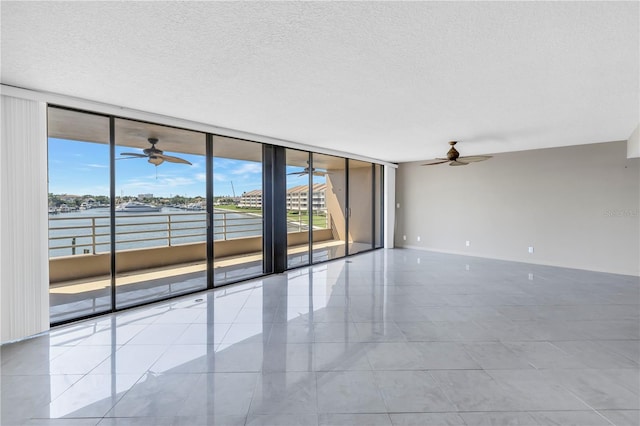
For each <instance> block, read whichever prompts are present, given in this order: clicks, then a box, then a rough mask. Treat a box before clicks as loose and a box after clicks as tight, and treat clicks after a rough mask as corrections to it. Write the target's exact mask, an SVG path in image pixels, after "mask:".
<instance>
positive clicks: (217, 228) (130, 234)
mask: <svg viewBox="0 0 640 426" xmlns="http://www.w3.org/2000/svg"><path fill="white" fill-rule="evenodd" d="M321 222H322V223H321ZM326 222H327V218H326V216H318V217H316V216H314V223H313V226H314V228H316V229H323V228H326V227H327V225H326ZM262 226H263V225H262V216H260V215H257V214H252V213H243V212H227V211H224V212H222V211H218V210H216V211H215V213H214V223H213V235H214V237H213V238H214V241H215V240H229V239H235V238H243V237H244V238H246V237H255V236H261V235H262ZM206 229H207V227H206V213H205V212H189V213H183V212H176V213H150V214H146V213H122V214H117V215H116V228H115V238H116V250H127V249H135V248H149V247H163V246H164V247H166V246H169V247H170V246H174V245H178V244H187V243H198V242H204V241H206V232H207V231H206ZM307 229H309V228H308V219H307V218H303V217H297V218H289V219H288V232H296V231H298V232H299V231H303V230H307ZM110 231H111V224H110V219H109V217H108V215H101V216H100V215H96V216H91V215H89V214H82V215H77V216H71V215H70V216H56V217H51V216H50V217H49V256H50V257H58V256H68V255H75V254H97V253H106V252H109V251H110V249H111V232H110Z"/></svg>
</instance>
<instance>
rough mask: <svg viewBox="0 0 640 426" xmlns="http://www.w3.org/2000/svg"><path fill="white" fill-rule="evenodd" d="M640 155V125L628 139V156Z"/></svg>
mask: <svg viewBox="0 0 640 426" xmlns="http://www.w3.org/2000/svg"><path fill="white" fill-rule="evenodd" d="M638 157H640V125H638V126H636V129H635V130H634V131H633V133H631V136H629V140H627V158H638Z"/></svg>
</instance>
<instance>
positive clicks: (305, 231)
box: [286, 149, 315, 268]
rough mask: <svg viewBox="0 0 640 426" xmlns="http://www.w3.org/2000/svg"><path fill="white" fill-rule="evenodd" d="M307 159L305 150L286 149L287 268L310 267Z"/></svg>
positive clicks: (308, 171) (308, 170)
mask: <svg viewBox="0 0 640 426" xmlns="http://www.w3.org/2000/svg"><path fill="white" fill-rule="evenodd" d="M309 156H310V154H309V153H308V152H306V151H298V150H295V149H287V150H286V161H287V166H286V171H287V184H286V187H287V201H286V202H287V268H294V267H296V266H303V265H308V264H309V222H310V221H309V218H310V217H311V216H310V214H311V204H310V203H309V197H310V194H309V181H310V176H313V174H310V166H309ZM312 172H315V170H313V171H312Z"/></svg>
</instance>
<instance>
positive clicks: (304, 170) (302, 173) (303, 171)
mask: <svg viewBox="0 0 640 426" xmlns="http://www.w3.org/2000/svg"><path fill="white" fill-rule="evenodd" d="M311 173H313V175H314V176H326V174H327V172H323V171H320V170H316V169H315V167H312V168H311ZM308 174H309V162H308V161H307V167H305V168H304V169H303V170H301V171H299V172H293V173H287V175H295V176H304V175H308Z"/></svg>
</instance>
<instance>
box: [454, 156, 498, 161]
mask: <svg viewBox="0 0 640 426" xmlns="http://www.w3.org/2000/svg"><path fill="white" fill-rule="evenodd" d="M489 158H491V156H490V155H473V156H469V157H459V158H458V160H464V162H465V163H477V162H478V161H484V160H488V159H489Z"/></svg>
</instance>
